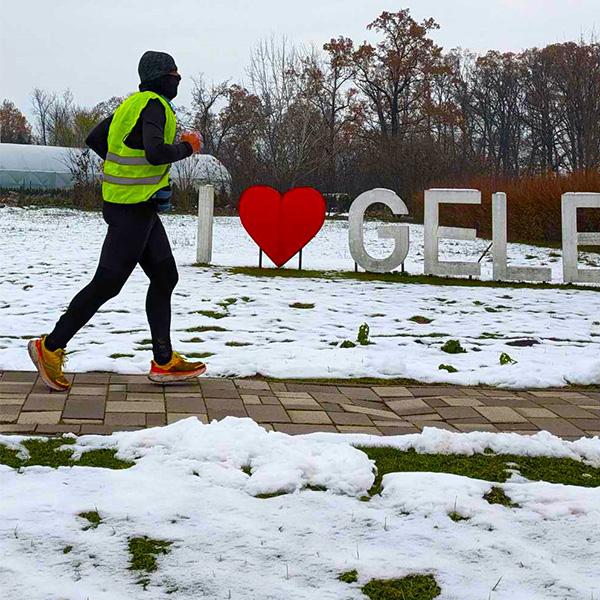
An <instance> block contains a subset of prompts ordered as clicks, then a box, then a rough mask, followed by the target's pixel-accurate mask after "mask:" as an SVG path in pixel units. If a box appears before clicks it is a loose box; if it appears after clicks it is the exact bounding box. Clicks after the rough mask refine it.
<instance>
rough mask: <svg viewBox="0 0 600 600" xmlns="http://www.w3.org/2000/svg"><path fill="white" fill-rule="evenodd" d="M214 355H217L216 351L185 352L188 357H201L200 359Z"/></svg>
mask: <svg viewBox="0 0 600 600" xmlns="http://www.w3.org/2000/svg"><path fill="white" fill-rule="evenodd" d="M214 355H215V353H214V352H186V353H185V356H186V358H199V359H203V358H208V357H210V356H214Z"/></svg>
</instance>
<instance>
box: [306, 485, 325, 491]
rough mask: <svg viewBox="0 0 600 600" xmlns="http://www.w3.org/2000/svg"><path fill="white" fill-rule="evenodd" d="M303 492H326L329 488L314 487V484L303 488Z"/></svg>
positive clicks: (322, 486)
mask: <svg viewBox="0 0 600 600" xmlns="http://www.w3.org/2000/svg"><path fill="white" fill-rule="evenodd" d="M302 489H303V490H308V491H309V492H326V491H327V488H326V487H325V486H324V485H312V484H310V483H309V484H308V485H305V486H304V487H303V488H302Z"/></svg>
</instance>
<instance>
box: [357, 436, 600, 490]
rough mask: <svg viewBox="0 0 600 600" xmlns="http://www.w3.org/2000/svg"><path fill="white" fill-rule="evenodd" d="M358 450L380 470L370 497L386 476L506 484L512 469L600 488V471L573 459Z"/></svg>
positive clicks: (553, 480) (542, 478) (543, 478)
mask: <svg viewBox="0 0 600 600" xmlns="http://www.w3.org/2000/svg"><path fill="white" fill-rule="evenodd" d="M357 447H358V448H359V450H362V451H363V452H364V453H365V454H367V456H368V457H369V458H370V459H371V460H374V461H375V465H376V467H377V475H376V477H375V482H374V483H373V487H372V488H371V490H370V491H369V493H370V494H371V495H375V494H379V493H380V492H381V481H382V479H383V476H384V475H386V474H387V473H402V472H430V473H452V474H454V475H463V476H465V477H472V478H474V479H483V480H485V481H493V482H497V483H504V482H505V481H506V480H507V479H508V478H509V477H510V474H511V469H512V470H513V471H518V472H519V473H520V474H521V475H522V476H523V477H525V478H526V479H529V480H530V481H547V482H549V483H564V484H567V485H579V486H582V487H600V468H596V467H591V466H589V465H586V464H585V463H583V462H580V461H577V460H573V459H571V458H556V457H548V456H517V455H514V454H495V453H490V452H485V453H483V454H473V455H471V456H467V455H462V454H422V453H418V452H416V451H415V450H414V449H410V450H398V449H397V448H385V447H383V448H372V447H367V446H357ZM515 465H516V466H515Z"/></svg>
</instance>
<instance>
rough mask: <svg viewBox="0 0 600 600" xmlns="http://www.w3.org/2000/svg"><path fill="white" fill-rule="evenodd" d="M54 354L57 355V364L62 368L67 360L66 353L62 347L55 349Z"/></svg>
mask: <svg viewBox="0 0 600 600" xmlns="http://www.w3.org/2000/svg"><path fill="white" fill-rule="evenodd" d="M56 356H57V357H58V360H59V365H60V367H61V369H62V368H63V367H64V366H65V365H66V364H67V360H69V359H68V357H67V353H66V351H65V350H63V349H62V348H58V349H57V350H56Z"/></svg>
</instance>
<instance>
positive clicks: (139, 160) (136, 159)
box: [106, 152, 150, 165]
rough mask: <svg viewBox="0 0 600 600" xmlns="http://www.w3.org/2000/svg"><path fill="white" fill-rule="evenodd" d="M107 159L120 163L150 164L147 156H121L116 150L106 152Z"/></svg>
mask: <svg viewBox="0 0 600 600" xmlns="http://www.w3.org/2000/svg"><path fill="white" fill-rule="evenodd" d="M106 160H110V161H112V162H116V163H117V164H119V165H149V164H150V163H149V162H148V161H147V160H146V157H145V156H119V155H118V154H115V153H114V152H108V153H107V154H106Z"/></svg>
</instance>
